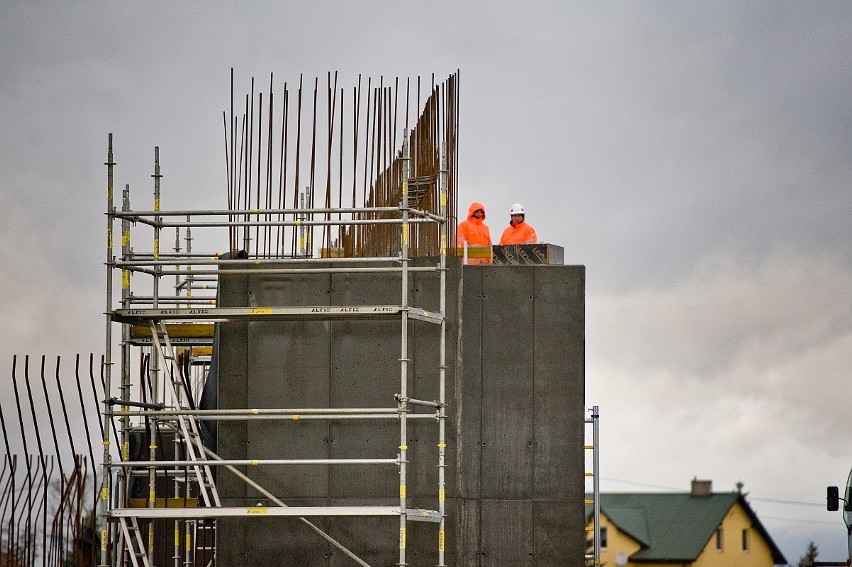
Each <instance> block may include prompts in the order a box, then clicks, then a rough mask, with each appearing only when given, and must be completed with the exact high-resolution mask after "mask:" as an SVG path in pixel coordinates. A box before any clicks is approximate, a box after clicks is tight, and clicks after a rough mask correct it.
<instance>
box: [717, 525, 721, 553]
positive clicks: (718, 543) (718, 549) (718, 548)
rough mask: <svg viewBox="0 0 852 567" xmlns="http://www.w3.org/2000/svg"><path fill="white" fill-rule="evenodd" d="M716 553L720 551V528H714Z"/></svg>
mask: <svg viewBox="0 0 852 567" xmlns="http://www.w3.org/2000/svg"><path fill="white" fill-rule="evenodd" d="M716 551H722V528H716Z"/></svg>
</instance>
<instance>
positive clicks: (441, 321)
mask: <svg viewBox="0 0 852 567" xmlns="http://www.w3.org/2000/svg"><path fill="white" fill-rule="evenodd" d="M411 159H412V158H411V155H410V151H409V136H408V132H407V131H406V134H405V137H404V139H403V144H402V151H401V168H402V170H401V172H402V174H401V178H400V193H401V198H400V202H399V205H398V206H396V207H391V206H381V207H369V206H365V207H360V208H358V207H347V208H333V207H328V206H326V207H320V208H316V207H309V206H308V207H302V208H293V209H286V208H278V209H274V208H266V209H251V210H248V209H234V208H230V209H227V210H172V211H167V210H161V209H160V179H161V177H162V175H161V173H160V164H159V151H158V150H155V167H154V175H153V177H154V207H153V208H152V209H151V210H133V209H131V207H130V191H129V187H125V190H124V192H123V196H122V204H121V208H120V209H118V208H117V207H116V206H115V202H114V193H113V173H114V171H113V170H114V167H115V165H116V164H115V162H114V161H113V144H112V135H110V137H109V150H108V160H107V163H106V165H107V168H108V202H107V251H106V257H107V261H106V266H107V283H106V288H107V306H106V350H105V352H106V357H105V361H104V381H105V400H104V405H103V425H104V427H103V468H102V476H101V480H102V487H101V493H100V494H101V502H100V529H101V533H100V542H101V546H100V565H102V566H104V567H107V566H118V565H127V564H132V565H133V566H134V567H139V566H148V565H152V564H153V563H154V557H155V552H156V550H157V549H161V548H162V543H161V541H160V540H163V539H165V540H166V541H169V542H172V541H173V544H174V545H173V552H172V555H171V559H172V560H173V562H174V565H175V566H176V567H177V566H179V565H199V564H215V558H211V559H210V560H209V561H208V560H207V559H206V558H205V559H204V561H206V563H205V562H204V561H202V562H199V559H198V558H197V557H195V553H196V552H197V551H198V549H200V548H201V547H207V546H209V541H208V542H202V541H199V542H198V543H197V544H195V543H190V542H191V541H193V542H194V541H196V538H198V537H200V536H199V535H198V533H199V532H200V530H202V529H206V528H208V527H209V520H213V521H215V519H216V518H222V517H244V518H253V519H257V521H262V520H263V518H269V517H277V516H293V517H296V518H299V519H300V520H301V521H302V522H303V523H305V524H306V525H307V526H308V527H309V528H310V529H311V530H313V531H314V532H315V533H317V534H318V535H320V536H321V537H322V538H324V539H325V540H326V541H327V542H328V543H330V544H331V545H333V546H335V547H336V548H337V549H339V550H340V551H341V552H342V553H344V554H345V555H347V556H348V557H350V558H351V559H352V560H353V562H355V563H356V564H359V565H368V564H367V563H366V562H365V561H364V560H362V559H360V558H359V557H357V555H356V554H355V553H353V552H352V551H350V550H349V549H348V548H347V547H346V545H345V542H339V541H337V540H335V539H334V538H333V537H331V536H330V535H329V534H327V533H325V532H324V531H323V530H321V529H320V528H319V527H317V526H316V525H314V524H313V523H312V522H311V521H310V520H309V518H311V517H314V516H398V517H399V554H398V558H397V564H398V565H408V564H409V563H408V562H407V561H408V557H407V552H408V550H407V542H408V537H407V529H408V524H409V523H410V522H412V521H422V522H430V523H434V524H435V526H436V527H437V533H436V536H435V538H436V541H435V557H436V558H437V565H439V566H444V565H445V564H446V563H445V548H444V542H445V537H444V533H445V450H446V425H445V422H446V418H447V412H446V395H445V388H446V374H445V373H446V360H445V359H446V344H445V343H446V332H447V331H446V320H445V313H446V305H447V304H446V289H447V281H446V275H447V263H446V254H447V246H446V242H447V239H448V228H449V227H448V224H449V223H448V219H449V218H450V215H449V214H448V210H447V203H448V201H449V197H448V177H449V175H448V168H447V157H446V155H444V156H443V159H442V167H441V169H440V172H439V173H438V175H437V179H435V180H434V181H435V183H436V185H437V188H438V194H439V203H440V208H439V211H438V212H437V213H435V212H432V211H429V210H424V209H421V208H417V207H416V206H414V205H415V203H416V200H417V199H419V198H420V197H421V196H422V193H418V195H416V196H414V195H411V194H410V183H411V166H410V162H411ZM421 182H422V181H418V183H421ZM116 223H120V227H121V228H120V230H121V240H120V242H121V248H120V256H118V257H115V256H114V253H115V251H114V241H113V230H114V227H115V226H116ZM362 225H363V226H365V227H367V228H366V229H365V230H367V231H369V230H378V229H381V230H383V231H385V232H383V233H382V234H383V235H384V236H383V238H386V234H387V232H386V229H387V230H394V231H396V233H397V244H394V245H392V246H390V248H391V249H392V250H394V251H395V252H396V253H395V254H394V255H392V256H386V255H375V256H359V257H325V258H314V257H312V256H313V254H314V251H313V250H311V249H305V248H304V247H301V248H300V249H299V250H298V251H297V253H295V254H293V255H292V256H290V257H285V256H282V255H280V254H276V255H274V257H270V256H269V255H268V254H263V253H257V254H254V253H247V252H244V251H237V253H234V251H232V252H231V253H229V254H225V255H221V256H215V255H214V254H213V253H207V254H205V253H197V252H194V251H193V250H192V248H193V246H192V244H191V243H192V241H193V240H194V239H195V238H196V237H194V236H190V235H195V234H198V233H199V232H201V231H203V230H210V231H217V230H218V231H227V232H228V233H229V234H231V235H233V234H235V233H237V232H239V231H244V232H245V233H246V234H248V233H249V231H250V230H253V229H254V230H258V229H261V228H262V227H268V228H274V229H276V230H278V231H280V234H284V233H285V231H290V232H291V233H292V234H293V235H294V238H295V237H296V236H298V235H299V233H300V231H302V230H304V229H306V227H307V229H308V230H310V229H311V228H312V227H321V228H323V230H325V229H326V228H328V229H329V233H331V230H330V229H331V227H336V228H338V229H339V230H340V232H341V233H343V232H345V231H348V230H353V228H354V227H357V226H362ZM421 225H422V226H434V227H436V230H435V229H430V230H428V231H420V234H421V239H420V242H419V244H420V246H422V234H423V233H424V232H426V233H430V234H435V235H436V236H437V243H436V244H435V245H434V249H437V250H438V255H437V260H436V263H435V265H431V266H424V265H418V266H414V265H413V264H412V258H411V257H410V256H411V248H410V244H411V234H412V232H413V227H415V226H421ZM133 227H137V228H138V229H147V230H150V231H151V233H152V235H151V238H150V240H139V239H138V237H137V236H135V231H134V236H133V238H131V231H132V228H133ZM171 230H174V231H175V235H176V236H175V250H174V254H162V253H161V252H160V242H161V239H162V238H163V237H164V235H166V234H167V233H168V232H169V231H171ZM181 231H184V235H185V238H186V242H187V245H186V247H185V249H181V246H180V240H181V237H180V233H181ZM366 234H370V233H369V232H366ZM226 238H227V236H226ZM230 238H231V241H233V240H232V236H231V237H230ZM222 240H224V238H223V239H222ZM140 242H142V243H143V246H145V247H147V244H148V243H150V245H151V250H150V251H149V252H148V251H146V252H139V251H138V250H136V249H134V247H133V246H132V245H131V244H134V245H137V246H138V245H139V243H140ZM326 242H330V238H329V239H326ZM365 248H367V247H365ZM219 268H227V273H228V274H242V273H251V274H264V275H268V276H275V275H285V274H291V275H292V274H296V275H300V274H305V275H307V274H316V273H361V272H363V273H385V272H391V273H398V274H399V275H400V282H401V289H400V300H399V304H393V305H338V306H326V305H318V306H288V305H269V306H243V307H219V306H217V305H215V296H214V295H212V292H213V291H214V290H215V288H216V277H217V276H218V274H219ZM413 273H425V274H430V273H431V274H435V276H436V277H437V278H438V281H439V283H438V289H439V292H438V293H439V298H438V303H439V310H438V311H437V312H435V311H434V310H426V309H423V308H421V307H418V306H415V305H413V304H412V300H411V297H410V293H411V291H410V290H409V277H410V276H411V275H412V274H413ZM134 276H135V277H137V278H138V277H143V276H144V277H146V278H147V284H146V285H145V286H143V291H142V292H141V293H140V292H139V291H138V284H136V288H132V287H131V282H132V280H133V279H135V278H134ZM172 276H173V277H174V288H173V289H172V290H169V291H167V292H166V291H164V289H165V288H167V286H168V284H167V280H166V279H165V278H171V277H172ZM201 278H206V279H205V280H203V281H205V282H206V283H204V287H206V288H207V290H208V291H206V292H201V291H200V289H201V286H199V282H200V281H202V280H201ZM115 279H119V280H120V282H121V289H120V304H119V305H118V306H116V305H114V304H113V301H114V299H113V293H114V291H113V281H114V280H115ZM193 291H195V292H196V293H195V294H194V295H193V293H192V292H193ZM338 319H342V320H352V321H358V320H375V319H384V320H391V321H393V320H397V321H399V324H400V356H399V365H400V368H399V392H398V393H397V394H396V395H394V398H395V401H396V406H395V407H393V406H391V407H384V408H343V407H328V408H266V409H252V408H243V409H236V410H234V409H230V410H224V409H222V410H220V409H212V410H210V409H200V408H199V399H198V392H200V391H201V384H202V383H203V381H204V379H205V377H206V372H207V371H208V370H207V369H208V365H209V360H210V356H209V347H210V346H211V345H212V336H213V329H214V325H215V324H216V323H221V322H227V321H288V320H308V321H330V320H338ZM410 320H418V321H423V322H426V323H429V324H433V325H438V326H439V328H440V335H439V336H440V338H439V341H440V344H439V361H438V368H437V372H438V382H439V386H438V390H439V391H438V392H435V397H436V400H437V401H426V400H418V399H413V398H411V397H409V383H410V380H411V370H410V368H409V361H410V355H411V352H410V351H411V348H412V345H410V344H409V341H408V337H409V321H410ZM115 323H117V324H120V325H121V327H120V328H121V332H120V343H119V346H120V349H119V351H120V373H119V376H120V381H119V383H118V385H117V387H116V386H115V385H114V384H113V361H112V356H111V353H112V351H113V348H114V346H115V345H113V340H114V339H113V332H112V327H113V324H115ZM134 347H138V348H136V349H134ZM205 347H206V348H207V349H208V350H201V349H202V348H205ZM216 354H217V353H213V355H214V356H216ZM134 360H138V364H139V368H140V372H139V377H138V379H137V380H134V378H133V373H132V372H131V366H132V364H133V361H134ZM114 390H115V391H117V393H118V394H117V396H114V395H113V394H112V392H113V391H114ZM417 410H419V411H417ZM274 419H305V420H332V419H334V420H344V419H346V420H351V419H360V420H377V421H378V420H387V419H395V420H398V422H399V447H398V448H397V452H396V456H395V457H388V458H349V459H228V458H222V457H221V456H219V455H217V454H216V453H215V452H214V451H213V450H211V449H210V447H208V446H206V445H205V444H204V442H203V439H202V437H203V435H202V431H201V424H202V422H204V421H211V420H212V421H214V422H216V421H225V420H274ZM412 420H418V421H422V422H433V423H435V424H436V431H435V439H436V443H437V447H438V462H437V463H436V464H437V467H438V486H437V487H436V488H435V490H436V499H435V501H436V503H437V505H436V506H435V508H434V509H420V508H417V509H413V508H410V507H409V506H410V498H409V497H408V495H407V476H408V475H409V473H410V471H409V470H408V469H409V463H408V453H407V451H408V447H407V438H408V427H409V423H410V422H411V421H412ZM113 443H117V444H118V448H119V450H118V451H112V450H111V447H112V445H113ZM167 445H168V447H167ZM167 449H168V450H167ZM296 464H317V465H324V466H338V465H341V466H342V465H348V464H368V465H384V466H387V465H395V466H397V467H398V469H399V495H398V496H399V503H398V505H393V506H380V505H363V506H287V505H286V504H285V503H284V502H283V501H281V500H280V499H279V498H278V497H276V496H275V495H274V494H272V493H271V492H270V491H268V490H266V489H265V488H264V487H263V486H262V485H260V484H259V483H257V482H255V481H254V480H252V479H250V478H249V477H248V476H247V475H245V474H244V473H242V472H241V471H240V470H239V469H237V468H236V467H238V466H255V465H280V466H286V465H296ZM214 469H224V470H227V471H229V472H230V473H233V474H236V475H238V476H239V477H240V478H241V479H242V480H244V481H245V482H247V483H248V484H249V485H250V486H251V487H253V489H255V490H256V491H258V493H259V494H262V495H263V496H265V497H266V498H268V499H269V500H271V501H272V502H274V503H275V504H276V506H272V507H262V509H261V507H257V506H254V507H252V506H246V507H229V506H223V505H222V504H221V499H220V497H219V494H218V491H217V486H216V482H215V474H214ZM387 496H388V495H377V497H387ZM161 520H165V521H169V522H171V523H172V526H173V530H174V539H173V540H172V538H164V537H163V536H162V535H161V534H160V533H159V531H158V530H157V529H155V528H154V522H155V521H161ZM184 542H186V543H184Z"/></svg>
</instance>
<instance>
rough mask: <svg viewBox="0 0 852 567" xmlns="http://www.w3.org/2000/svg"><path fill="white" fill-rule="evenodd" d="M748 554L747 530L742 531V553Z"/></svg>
mask: <svg viewBox="0 0 852 567" xmlns="http://www.w3.org/2000/svg"><path fill="white" fill-rule="evenodd" d="M747 552H748V530H743V553H747Z"/></svg>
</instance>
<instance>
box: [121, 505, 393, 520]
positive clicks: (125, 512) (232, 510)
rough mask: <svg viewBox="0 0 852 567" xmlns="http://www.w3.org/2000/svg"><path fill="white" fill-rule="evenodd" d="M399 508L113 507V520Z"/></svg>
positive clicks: (389, 512) (383, 512)
mask: <svg viewBox="0 0 852 567" xmlns="http://www.w3.org/2000/svg"><path fill="white" fill-rule="evenodd" d="M399 510H400V509H399V506H286V507H283V506H249V507H221V508H219V507H203V506H199V507H197V508H113V509H112V510H110V515H111V516H112V517H113V518H130V517H135V518H147V519H157V518H170V519H177V518H195V519H201V518H224V517H244V516H259V517H269V516H291V517H297V518H301V517H307V516H399Z"/></svg>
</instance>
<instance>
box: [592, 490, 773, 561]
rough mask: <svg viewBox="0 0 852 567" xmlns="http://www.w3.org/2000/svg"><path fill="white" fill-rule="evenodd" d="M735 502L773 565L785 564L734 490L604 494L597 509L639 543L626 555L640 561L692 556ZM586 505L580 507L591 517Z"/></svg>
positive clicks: (699, 550) (761, 526) (742, 498)
mask: <svg viewBox="0 0 852 567" xmlns="http://www.w3.org/2000/svg"><path fill="white" fill-rule="evenodd" d="M737 502H739V503H740V505H741V506H742V507H743V509H744V510H745V513H746V514H747V515H748V516H749V518H750V519H751V521H752V525H753V527H754V528H755V529H756V530H757V531H758V533H760V535H761V536H762V537H763V538H764V539H765V540H766V543H767V545H768V546H769V548H770V550H771V551H772V558H773V561H774V562H775V563H776V564H781V563H786V560H785V559H784V556H783V555H782V554H781V551H780V550H779V549H778V548H777V546H776V545H775V543H774V542H773V541H772V538H770V537H769V534H768V533H767V532H766V530H765V529H764V528H763V525H762V524H761V523H760V520H758V519H757V516H756V515H755V514H754V512H753V511H752V509H751V507H750V506H749V505H748V503H747V502H746V500H745V498H744V497H743V495H742V494H740V493H738V492H722V493H713V494H711V495H708V496H691V495H690V494H689V493H686V492H683V493H655V492H645V493H607V494H601V495H600V506H601V513H602V514H605V515H606V517H607V518H609V521H610V522H611V523H612V524H614V525H615V526H616V527H617V528H618V529H619V530H620V531H622V532H624V533H626V534H627V535H629V536H630V537H632V538H633V539H635V540H636V541H637V542H639V543H640V544H641V546H642V548H641V549H640V550H639V551H637V552H636V553H634V554H633V555H631V556H630V560H631V561H634V562H642V561H648V562H651V561H655V562H663V561H694V560H695V559H697V558H698V556H699V555H700V554H701V551H702V550H703V549H704V547H705V546H706V545H707V542H709V541H710V538H711V537H713V534H714V533H715V531H716V528H718V527H719V524H721V523H722V520H723V519H724V517H725V515H726V514H727V513H728V511H729V510H730V509H731V507H732V506H734V504H736V503H737ZM591 514H592V507H591V505H587V506H586V515H587V517H588V518H591Z"/></svg>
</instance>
